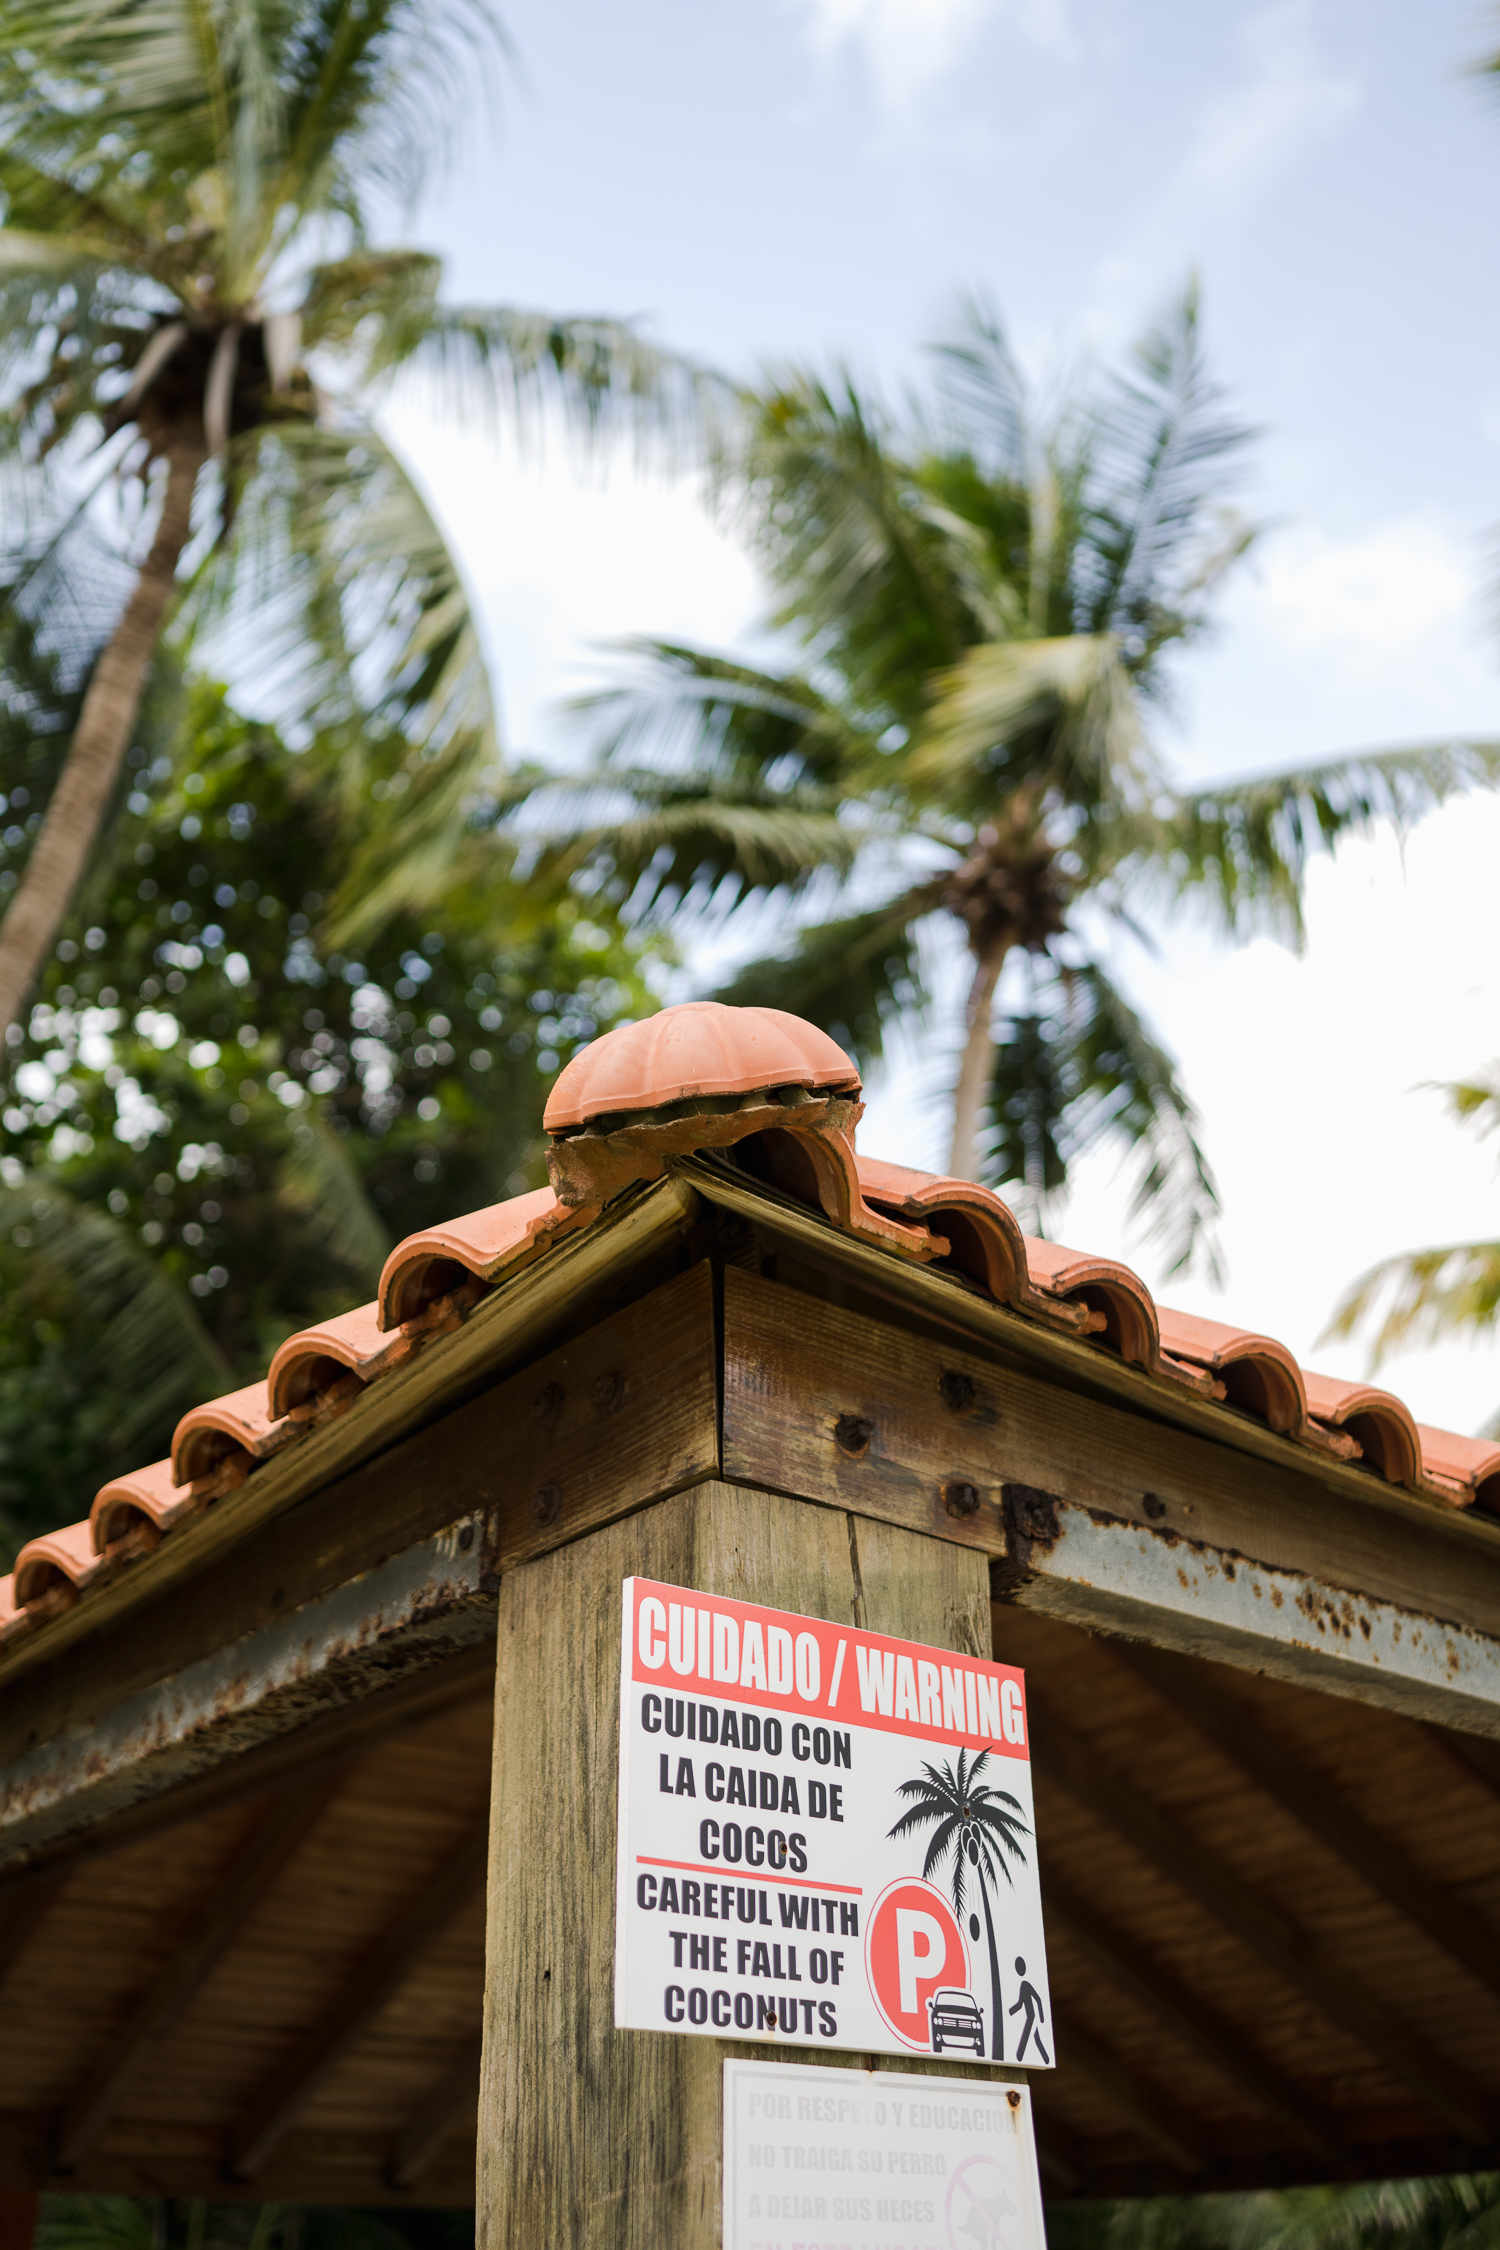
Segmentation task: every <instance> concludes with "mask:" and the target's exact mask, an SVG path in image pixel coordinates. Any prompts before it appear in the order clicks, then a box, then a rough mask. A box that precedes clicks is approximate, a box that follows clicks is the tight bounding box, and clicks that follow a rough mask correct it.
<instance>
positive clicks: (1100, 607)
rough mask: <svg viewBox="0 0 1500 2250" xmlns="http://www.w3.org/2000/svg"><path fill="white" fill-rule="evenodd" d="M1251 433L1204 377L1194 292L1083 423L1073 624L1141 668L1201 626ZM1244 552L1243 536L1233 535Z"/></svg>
mask: <svg viewBox="0 0 1500 2250" xmlns="http://www.w3.org/2000/svg"><path fill="white" fill-rule="evenodd" d="M1253 434H1254V433H1253V432H1252V431H1251V430H1250V429H1248V428H1247V427H1245V426H1244V425H1242V424H1239V423H1236V422H1233V421H1231V420H1229V419H1228V418H1227V417H1226V415H1225V413H1224V394H1223V391H1222V389H1221V388H1220V386H1219V385H1218V384H1217V383H1216V382H1214V381H1213V380H1212V379H1211V378H1210V376H1209V374H1208V370H1207V366H1206V363H1205V360H1204V356H1203V347H1202V341H1201V337H1200V334H1199V322H1198V291H1197V286H1196V284H1189V286H1188V288H1187V289H1186V290H1185V291H1184V292H1183V294H1182V296H1181V297H1180V298H1179V299H1178V300H1177V302H1176V303H1175V304H1174V305H1172V306H1170V307H1169V308H1168V309H1167V311H1166V313H1165V314H1164V315H1163V316H1162V318H1161V319H1160V320H1159V321H1158V322H1157V323H1156V325H1155V326H1154V327H1153V328H1152V329H1150V330H1149V331H1148V333H1147V334H1146V335H1145V336H1144V337H1143V338H1142V340H1141V342H1140V344H1139V345H1138V346H1137V348H1136V352H1135V359H1134V365H1133V367H1132V368H1131V369H1130V370H1129V371H1128V372H1127V373H1124V374H1121V375H1119V376H1117V377H1116V378H1115V380H1114V382H1113V383H1112V385H1111V386H1110V389H1109V391H1108V392H1107V394H1106V395H1105V397H1103V398H1102V399H1101V400H1100V401H1099V402H1098V404H1097V405H1096V407H1095V408H1094V410H1093V412H1092V414H1091V415H1090V416H1089V418H1088V423H1087V433H1086V441H1085V442H1086V450H1087V457H1088V461H1089V469H1090V477H1089V484H1090V502H1089V508H1088V519H1089V533H1088V539H1087V542H1086V545H1085V546H1084V547H1083V548H1082V549H1081V550H1080V555H1079V596H1080V601H1081V606H1082V617H1081V619H1080V622H1081V623H1083V624H1085V625H1086V627H1087V629H1088V630H1090V631H1092V632H1096V633H1097V632H1110V633H1115V634H1118V635H1120V636H1121V638H1122V641H1123V643H1124V646H1125V651H1126V654H1127V657H1128V658H1130V659H1132V660H1133V661H1135V662H1137V663H1139V662H1141V660H1143V659H1145V658H1147V657H1148V656H1149V655H1150V654H1152V653H1153V652H1154V651H1156V650H1157V649H1159V648H1160V647H1161V646H1162V645H1163V644H1164V642H1166V641H1168V640H1171V639H1174V638H1176V637H1178V636H1179V635H1180V634H1182V633H1184V632H1187V631H1190V630H1191V629H1192V628H1193V626H1194V625H1196V624H1197V623H1198V622H1199V618H1198V616H1197V614H1196V604H1195V603H1194V600H1193V592H1194V589H1195V588H1196V587H1199V586H1201V583H1202V580H1203V569H1204V549H1205V545H1206V544H1207V545H1211V546H1216V547H1217V546H1222V545H1223V543H1224V527H1223V524H1222V519H1220V520H1219V521H1217V522H1216V521H1215V510H1216V508H1221V507H1222V502H1223V500H1224V498H1225V495H1226V493H1227V491H1228V489H1229V482H1230V478H1231V475H1232V465H1233V463H1234V461H1235V457H1236V456H1237V455H1238V454H1240V453H1241V452H1242V451H1243V450H1244V448H1245V446H1246V445H1247V444H1248V443H1249V441H1250V438H1251V437H1252V435H1253ZM1238 538H1239V545H1238V548H1237V550H1236V551H1238V552H1243V549H1244V546H1245V545H1246V544H1248V534H1246V533H1245V532H1244V531H1243V530H1241V532H1240V533H1239V534H1238Z"/></svg>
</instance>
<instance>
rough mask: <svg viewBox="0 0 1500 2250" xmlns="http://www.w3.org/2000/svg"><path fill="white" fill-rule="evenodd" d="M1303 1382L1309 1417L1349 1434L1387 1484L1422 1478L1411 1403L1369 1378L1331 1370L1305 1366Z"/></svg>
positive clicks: (1418, 1480)
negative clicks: (1351, 1378) (1357, 1379)
mask: <svg viewBox="0 0 1500 2250" xmlns="http://www.w3.org/2000/svg"><path fill="white" fill-rule="evenodd" d="M1302 1382H1303V1386H1304V1388H1305V1390H1306V1392H1307V1411H1308V1412H1309V1414H1311V1415H1312V1417H1313V1419H1314V1420H1315V1421H1318V1422H1322V1423H1324V1424H1325V1425H1326V1426H1327V1427H1328V1428H1329V1429H1331V1430H1341V1431H1344V1432H1346V1433H1347V1435H1348V1436H1350V1437H1352V1438H1353V1439H1354V1440H1355V1442H1356V1443H1357V1445H1358V1446H1359V1450H1360V1452H1361V1454H1362V1455H1363V1456H1364V1458H1365V1460H1366V1461H1368V1462H1369V1464H1370V1466H1371V1468H1373V1469H1378V1470H1379V1471H1380V1474H1381V1475H1382V1476H1383V1477H1384V1478H1385V1479H1386V1482H1387V1483H1388V1484H1408V1485H1418V1484H1420V1483H1421V1481H1422V1441H1421V1439H1420V1438H1419V1437H1418V1435H1417V1425H1416V1423H1415V1422H1414V1421H1413V1420H1412V1417H1411V1410H1410V1408H1409V1407H1406V1406H1403V1404H1402V1402H1401V1400H1400V1399H1399V1398H1396V1397H1394V1396H1393V1395H1392V1393H1391V1392H1390V1391H1378V1390H1376V1389H1374V1388H1373V1387H1372V1385H1370V1384H1369V1383H1345V1382H1342V1381H1340V1379H1339V1378H1338V1377H1337V1376H1336V1375H1314V1374H1312V1373H1311V1372H1310V1371H1309V1370H1308V1369H1307V1368H1305V1367H1304V1369H1303V1370H1302Z"/></svg>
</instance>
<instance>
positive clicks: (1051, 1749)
mask: <svg viewBox="0 0 1500 2250" xmlns="http://www.w3.org/2000/svg"><path fill="white" fill-rule="evenodd" d="M1030 1704H1031V1723H1032V1765H1033V1769H1034V1771H1036V1772H1038V1773H1040V1774H1042V1775H1044V1776H1045V1777H1046V1778H1048V1779H1049V1780H1053V1781H1056V1782H1057V1783H1058V1784H1059V1785H1060V1786H1061V1787H1062V1788H1064V1789H1066V1790H1067V1792H1068V1794H1069V1796H1071V1797H1072V1798H1074V1799H1075V1801H1076V1802H1077V1803H1078V1804H1080V1805H1082V1806H1083V1808H1084V1809H1085V1811H1087V1812H1089V1813H1090V1814H1091V1815H1092V1816H1093V1817H1094V1818H1095V1819H1097V1820H1101V1821H1103V1822H1104V1823H1105V1824H1106V1825H1107V1826H1109V1827H1111V1828H1113V1829H1114V1830H1115V1831H1116V1833H1117V1834H1118V1835H1120V1836H1122V1837H1123V1838H1124V1839H1125V1841H1126V1842H1127V1843H1128V1844H1129V1845H1130V1846H1131V1848H1132V1850H1134V1851H1136V1852H1137V1853H1139V1855H1140V1856H1141V1857H1142V1858H1143V1859H1145V1860H1147V1861H1149V1862H1150V1864H1151V1865H1153V1866H1154V1867H1155V1868H1156V1869H1157V1870H1158V1872H1159V1873H1160V1874H1162V1875H1163V1876H1165V1877H1166V1878H1167V1879H1168V1880H1169V1881H1170V1882H1172V1883H1175V1884H1176V1886H1177V1887H1178V1889H1179V1890H1181V1891H1184V1892H1185V1893H1186V1894H1187V1896H1188V1897H1189V1898H1191V1899H1194V1900H1196V1902H1197V1904H1198V1905H1199V1906H1200V1907H1202V1908H1203V1909H1204V1911H1205V1912H1206V1913H1208V1914H1210V1915H1212V1916H1213V1918H1214V1919H1215V1920H1216V1921H1218V1922H1220V1923H1222V1924H1223V1926H1224V1927H1225V1928H1226V1929H1228V1930H1230V1931H1232V1932H1233V1934H1234V1935H1235V1936H1236V1937H1237V1938H1239V1939H1240V1941H1241V1943H1242V1944H1245V1945H1247V1946H1249V1947H1250V1948H1251V1950H1252V1951H1253V1952H1256V1953H1258V1954H1259V1955H1260V1957H1261V1959H1262V1960H1263V1961H1266V1962H1267V1963H1269V1965H1270V1966H1271V1967H1272V1968H1273V1969H1275V1971H1276V1973H1277V1974H1278V1975H1279V1976H1281V1977H1282V1978H1284V1979H1285V1981H1286V1982H1287V1983H1288V1984H1290V1985H1291V1986H1292V1987H1293V1989H1294V1990H1296V1991H1298V1992H1300V1993H1302V1994H1303V1996H1304V1997H1305V1998H1306V1999H1308V2000H1311V2001H1312V2002H1313V2004H1314V2005H1315V2006H1316V2007H1318V2008H1320V2009H1321V2010H1322V2012H1323V2014H1324V2015H1326V2016H1327V2017H1328V2018H1329V2020H1330V2021H1331V2022H1333V2023H1337V2024H1339V2025H1341V2026H1342V2027H1343V2029H1344V2030H1345V2031H1348V2032H1350V2033H1352V2035H1353V2036H1354V2037H1355V2038H1356V2039H1357V2040H1358V2041H1359V2042H1360V2044H1361V2046H1363V2047H1364V2048H1366V2049H1367V2051H1368V2052H1369V2053H1371V2054H1372V2055H1375V2056H1377V2057H1378V2058H1379V2060H1380V2061H1381V2062H1382V2063H1384V2065H1385V2067H1386V2068H1387V2069H1388V2070H1389V2071H1390V2072H1391V2074H1392V2075H1393V2076H1394V2077H1395V2078H1397V2079H1398V2080H1399V2081H1401V2082H1402V2083H1403V2084H1405V2085H1407V2086H1409V2087H1410V2088H1411V2089H1412V2091H1413V2092H1414V2093H1416V2094H1418V2095H1420V2096H1421V2098H1422V2100H1423V2101H1425V2102H1426V2103H1427V2104H1428V2106H1429V2108H1431V2109H1432V2110H1433V2111H1434V2112H1435V2113H1436V2114H1437V2115H1438V2116H1440V2117H1443V2118H1445V2119H1446V2120H1447V2121H1448V2123H1449V2124H1450V2125H1453V2126H1454V2127H1456V2128H1457V2130H1458V2131H1459V2132H1461V2133H1462V2134H1463V2135H1464V2136H1465V2138H1466V2139H1467V2140H1469V2141H1471V2142H1474V2143H1484V2142H1486V2141H1487V2140H1488V2139H1489V2137H1490V2132H1491V2130H1492V2128H1491V2122H1490V2118H1489V2114H1488V2104H1487V2103H1486V2102H1485V2100H1484V2098H1483V2096H1482V2095H1481V2094H1479V2093H1478V2092H1477V2091H1476V2089H1475V2088H1474V2086H1473V2085H1472V2083H1470V2082H1469V2081H1468V2080H1467V2079H1465V2078H1464V2077H1463V2076H1462V2075H1461V2074H1460V2073H1459V2072H1458V2071H1457V2070H1455V2069H1454V2068H1453V2066H1452V2065H1451V2064H1450V2063H1448V2062H1447V2061H1446V2060H1445V2059H1444V2058H1443V2057H1442V2056H1441V2055H1439V2054H1438V2053H1437V2052H1436V2050H1435V2049H1434V2048H1433V2047H1432V2045H1431V2043H1430V2041H1428V2040H1426V2039H1424V2038H1423V2037H1422V2035H1421V2034H1420V2033H1419V2032H1417V2031H1415V2030H1413V2029H1412V2028H1411V2026H1410V2025H1408V2024H1403V2023H1401V2022H1400V2021H1399V2020H1398V2019H1397V2018H1396V2017H1395V2015H1394V2014H1393V2012H1392V2011H1391V2010H1390V2009H1389V2008H1388V2007H1386V2006H1385V2004H1384V2003H1383V2002H1382V2001H1381V2000H1380V1999H1379V1998H1378V1996H1377V1995H1375V1994H1373V1993H1372V1992H1371V1991H1370V1989H1369V1986H1368V1984H1367V1982H1366V1981H1365V1979H1364V1978H1362V1977H1358V1976H1354V1975H1351V1974H1350V1973H1349V1972H1348V1971H1346V1970H1345V1969H1343V1968H1342V1967H1341V1965H1340V1964H1339V1963H1338V1962H1336V1961H1335V1960H1333V1959H1331V1958H1330V1956H1329V1954H1328V1952H1327V1949H1326V1948H1325V1947H1324V1946H1323V1945H1322V1944H1320V1943H1319V1941H1318V1940H1317V1939H1315V1938H1314V1937H1313V1936H1311V1934H1310V1933H1309V1932H1307V1931H1305V1930H1302V1929H1299V1928H1298V1927H1297V1925H1296V1924H1295V1923H1294V1922H1293V1921H1292V1920H1291V1919H1290V1917H1289V1916H1287V1915H1286V1914H1284V1913H1283V1912H1282V1910H1281V1908H1280V1907H1279V1906H1278V1905H1276V1904H1275V1903H1274V1901H1272V1900H1271V1899H1268V1898H1266V1897H1265V1896H1263V1894H1262V1893H1260V1892H1259V1891H1257V1890H1255V1889H1253V1888H1252V1886H1251V1885H1250V1884H1248V1883H1246V1882H1245V1881H1244V1880H1243V1879H1242V1878H1241V1877H1240V1876H1239V1875H1238V1874H1237V1873H1236V1872H1235V1870H1234V1868H1233V1867H1231V1866H1230V1865H1229V1863H1228V1862H1227V1861H1226V1860H1223V1859H1221V1858H1220V1857H1219V1855H1218V1854H1217V1853H1216V1852H1214V1851H1211V1850H1210V1849H1209V1848H1208V1847H1207V1846H1206V1845H1204V1844H1200V1843H1199V1842H1197V1840H1196V1839H1195V1838H1194V1837H1193V1836H1192V1835H1191V1834H1189V1833H1188V1831H1187V1830H1185V1829H1184V1827H1183V1825H1182V1823H1181V1821H1180V1819H1179V1818H1178V1817H1177V1816H1176V1815H1175V1814H1170V1813H1167V1812H1165V1811H1163V1810H1161V1809H1160V1808H1159V1807H1158V1806H1156V1805H1154V1804H1153V1803H1152V1802H1151V1800H1150V1799H1149V1798H1148V1797H1146V1796H1145V1795H1144V1794H1143V1793H1142V1792H1141V1790H1140V1789H1139V1787H1138V1786H1137V1785H1136V1784H1135V1783H1134V1782H1131V1781H1129V1780H1127V1779H1126V1778H1125V1777H1124V1776H1123V1775H1122V1774H1121V1773H1120V1772H1119V1771H1118V1770H1117V1769H1116V1768H1115V1767H1113V1766H1108V1765H1105V1764H1104V1763H1103V1762H1101V1760H1100V1759H1099V1758H1098V1756H1097V1755H1096V1753H1095V1752H1094V1751H1093V1749H1092V1748H1091V1747H1090V1746H1089V1745H1088V1744H1087V1743H1086V1742H1085V1741H1084V1740H1083V1739H1082V1738H1081V1737H1080V1736H1078V1735H1076V1734H1075V1733H1074V1732H1073V1730H1072V1729H1071V1728H1070V1727H1068V1726H1067V1725H1065V1724H1064V1723H1063V1722H1062V1721H1061V1719H1059V1718H1058V1717H1057V1715H1056V1714H1055V1713H1054V1712H1052V1711H1051V1709H1050V1708H1049V1707H1047V1706H1046V1705H1044V1704H1043V1703H1042V1702H1041V1701H1040V1699H1039V1698H1038V1697H1037V1696H1036V1694H1035V1693H1034V1692H1033V1693H1032V1695H1031V1697H1030Z"/></svg>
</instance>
